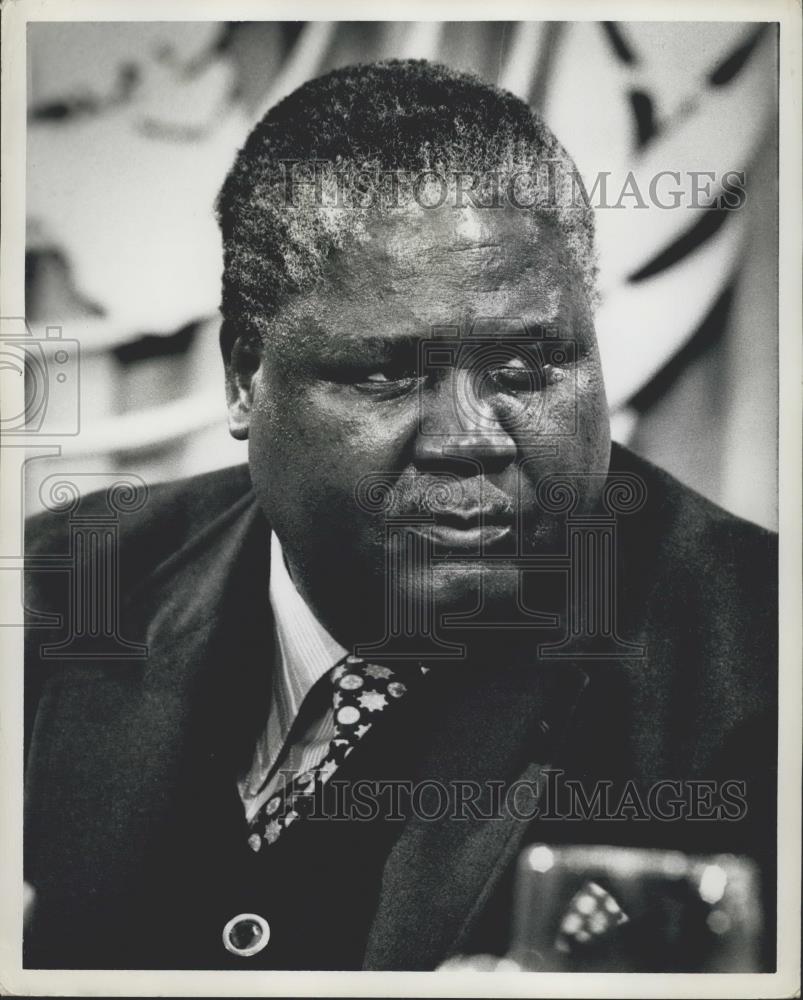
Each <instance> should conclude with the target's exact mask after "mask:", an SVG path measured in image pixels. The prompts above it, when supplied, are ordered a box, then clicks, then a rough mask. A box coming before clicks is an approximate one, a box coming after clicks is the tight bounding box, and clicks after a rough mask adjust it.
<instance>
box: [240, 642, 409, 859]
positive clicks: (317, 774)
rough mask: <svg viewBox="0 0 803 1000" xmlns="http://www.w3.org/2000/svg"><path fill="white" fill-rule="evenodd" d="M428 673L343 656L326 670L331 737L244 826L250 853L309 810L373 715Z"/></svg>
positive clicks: (276, 837)
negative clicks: (313, 761)
mask: <svg viewBox="0 0 803 1000" xmlns="http://www.w3.org/2000/svg"><path fill="white" fill-rule="evenodd" d="M402 669H403V671H404V672H403V673H402ZM428 671H429V668H428V667H425V666H423V665H422V664H420V663H417V664H415V665H412V666H411V665H410V664H405V665H404V667H403V668H401V669H400V668H391V667H385V666H380V665H379V664H376V663H367V662H366V661H365V660H363V659H361V658H360V657H358V656H347V657H345V658H344V659H343V660H341V661H340V662H339V663H338V664H337V665H336V666H335V667H334V668H333V669H332V670H331V672H330V674H329V676H330V680H331V683H332V685H333V687H334V695H333V698H332V711H333V712H334V720H335V735H334V737H333V738H332V741H331V743H330V744H329V749H328V750H327V752H326V755H325V756H324V758H323V760H321V762H320V763H319V764H318V765H317V766H316V767H314V768H311V769H310V770H309V771H304V772H303V773H302V774H299V775H297V776H296V777H295V778H293V780H292V781H290V782H288V783H287V784H286V785H285V786H284V788H283V789H282V790H281V791H279V792H277V793H276V794H275V795H273V796H271V798H269V799H268V800H267V802H265V803H264V805H263V806H262V807H261V808H260V810H259V812H258V813H257V814H256V816H254V818H253V820H252V821H251V823H250V825H249V835H248V846H249V847H250V848H251V850H252V851H259V850H261V849H262V845H263V844H268V845H270V844H275V843H276V841H277V840H278V839H279V837H280V836H281V835H282V833H283V832H284V831H285V830H286V829H287V828H288V827H289V826H291V825H292V824H293V823H295V822H296V821H297V820H299V819H302V818H303V817H304V816H306V815H308V814H309V812H310V811H311V810H312V806H313V801H314V793H315V792H316V791H317V790H318V789H319V788H321V787H322V786H323V785H325V784H326V782H327V781H329V779H330V778H331V777H332V775H333V774H334V773H335V771H337V769H338V768H339V767H340V765H341V764H342V763H343V761H344V760H345V759H346V758H347V757H348V756H349V754H350V753H351V752H352V750H353V749H354V747H355V746H356V745H357V744H358V743H359V741H360V740H361V739H362V738H363V737H364V736H365V735H366V733H368V732H369V730H370V729H371V727H372V726H373V724H374V722H375V721H376V719H377V718H378V717H379V716H380V715H381V714H382V713H383V712H385V713H386V712H388V711H389V710H390V711H392V707H393V705H394V704H395V703H396V702H399V701H401V699H402V698H403V697H404V695H405V694H407V691H408V688H409V687H411V686H412V685H413V684H415V683H416V681H417V680H419V679H420V678H421V677H423V676H424V675H425V674H426V673H428ZM402 676H403V677H404V680H402V679H401V677H402Z"/></svg>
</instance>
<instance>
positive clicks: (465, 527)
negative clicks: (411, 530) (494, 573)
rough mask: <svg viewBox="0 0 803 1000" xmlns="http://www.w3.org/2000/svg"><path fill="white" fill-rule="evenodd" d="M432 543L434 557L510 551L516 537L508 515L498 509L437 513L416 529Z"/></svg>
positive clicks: (511, 517) (512, 520)
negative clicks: (433, 545) (428, 521)
mask: <svg viewBox="0 0 803 1000" xmlns="http://www.w3.org/2000/svg"><path fill="white" fill-rule="evenodd" d="M416 530H418V531H419V532H420V533H421V534H425V535H428V536H429V537H430V538H431V539H432V541H433V543H434V544H435V554H436V555H441V554H444V552H454V553H455V554H460V553H466V552H470V553H473V554H476V553H478V552H481V553H487V554H488V555H491V554H494V553H495V552H509V551H510V548H511V544H512V542H513V540H514V538H515V520H514V518H513V516H512V514H511V513H509V512H504V513H501V512H499V511H498V510H484V509H482V508H474V509H472V510H460V511H448V512H447V511H439V512H438V513H437V514H436V515H435V517H434V520H433V521H432V522H431V523H429V524H422V525H421V526H420V528H418V529H416Z"/></svg>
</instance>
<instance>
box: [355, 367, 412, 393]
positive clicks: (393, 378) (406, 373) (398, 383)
mask: <svg viewBox="0 0 803 1000" xmlns="http://www.w3.org/2000/svg"><path fill="white" fill-rule="evenodd" d="M417 377H418V373H417V372H416V371H415V370H414V369H404V370H402V369H396V370H385V371H382V370H380V369H377V370H376V371H372V372H368V373H367V374H364V375H361V376H360V377H358V378H355V379H354V383H353V384H354V387H355V388H356V389H358V390H359V391H360V392H373V393H377V394H380V395H382V396H383V397H385V396H392V395H397V394H401V393H403V392H406V391H407V390H408V389H410V388H411V387H412V386H413V385H414V384H415V382H416V380H417Z"/></svg>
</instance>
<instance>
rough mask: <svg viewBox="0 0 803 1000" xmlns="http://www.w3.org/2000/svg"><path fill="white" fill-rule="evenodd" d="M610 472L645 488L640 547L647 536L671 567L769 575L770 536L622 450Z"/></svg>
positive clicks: (773, 555)
mask: <svg viewBox="0 0 803 1000" xmlns="http://www.w3.org/2000/svg"><path fill="white" fill-rule="evenodd" d="M611 470H612V471H613V472H616V471H624V472H628V473H631V474H635V475H636V476H638V477H639V479H640V480H641V481H642V483H643V485H644V487H645V492H646V499H645V504H644V508H643V509H642V511H640V512H639V515H640V516H639V517H638V518H637V519H636V523H635V524H634V528H635V529H636V531H637V533H638V536H639V544H643V543H644V542H645V540H646V539H647V538H649V537H651V536H652V537H653V538H654V539H655V541H656V543H657V544H659V545H660V547H661V549H662V550H663V551H664V553H665V554H666V556H667V558H668V559H669V561H670V562H672V561H673V560H674V561H680V562H682V563H683V564H686V565H689V566H697V565H700V564H706V563H711V564H712V568H718V570H719V571H720V572H725V571H726V570H727V569H728V567H731V568H734V569H735V568H737V567H739V568H743V569H744V570H748V569H750V570H751V572H753V573H756V572H761V571H762V570H763V571H765V572H768V571H773V572H774V569H773V567H774V566H775V565H776V563H777V551H778V536H777V534H776V533H775V532H774V531H769V530H768V529H766V528H763V527H761V526H760V525H758V524H754V523H753V522H752V521H747V520H745V519H744V518H742V517H739V516H737V515H736V514H732V513H730V512H729V511H727V510H724V509H723V508H722V507H720V506H718V505H717V504H715V503H713V502H712V501H711V500H708V499H707V498H706V497H704V496H702V494H700V493H698V492H697V491H696V490H694V489H692V488H691V487H689V486H686V485H685V484H684V483H682V482H680V480H678V479H676V478H675V477H674V476H673V475H671V474H670V473H668V472H666V471H665V470H664V469H661V468H659V467H658V466H656V465H653V464H652V463H651V462H648V461H647V460H646V459H644V458H641V457H639V456H638V455H636V454H634V453H633V452H631V451H629V450H628V449H626V448H624V447H622V446H621V445H616V446H615V448H614V452H613V457H612V462H611Z"/></svg>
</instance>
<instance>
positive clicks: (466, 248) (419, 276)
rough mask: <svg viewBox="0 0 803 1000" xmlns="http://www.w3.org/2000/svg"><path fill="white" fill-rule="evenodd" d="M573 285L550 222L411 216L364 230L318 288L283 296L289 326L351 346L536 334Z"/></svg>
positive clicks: (505, 214) (475, 215)
mask: <svg viewBox="0 0 803 1000" xmlns="http://www.w3.org/2000/svg"><path fill="white" fill-rule="evenodd" d="M571 278H572V276H571V274H570V273H569V269H568V268H567V266H566V263H565V259H564V256H563V254H562V252H561V239H560V236H559V234H558V233H557V232H556V230H555V229H554V227H551V226H550V225H549V224H548V223H545V222H542V221H540V220H537V219H533V218H532V217H531V216H528V215H527V214H525V213H523V212H516V211H504V210H500V211H493V210H483V209H469V208H460V209H455V208H445V209H437V210H427V209H421V208H418V209H415V210H405V211H404V212H403V213H396V214H395V215H392V216H387V215H383V216H381V217H376V218H373V219H370V220H368V221H366V222H365V224H364V225H363V226H362V227H361V229H360V232H359V234H358V235H356V236H355V237H354V238H353V239H350V240H348V241H346V242H345V244H344V245H343V246H342V247H341V248H339V249H338V250H336V251H335V252H334V253H333V254H332V255H331V257H330V259H329V260H328V261H327V264H326V267H325V269H324V277H323V279H322V280H321V281H320V282H319V283H318V284H317V285H316V287H314V288H313V289H311V290H310V291H308V292H302V293H301V294H300V295H297V296H291V297H290V299H289V300H288V303H287V307H288V308H287V310H286V318H287V319H288V320H289V321H290V325H293V326H296V327H297V326H298V325H299V324H301V325H303V326H304V328H305V329H306V330H307V331H308V332H309V333H310V334H312V333H314V332H315V331H316V330H319V331H321V332H323V331H329V332H330V333H331V332H332V331H333V330H334V329H337V328H338V327H342V330H341V331H340V332H341V335H342V336H346V337H349V338H352V337H361V336H367V335H377V334H379V335H380V336H384V337H386V336H391V335H393V334H396V335H398V336H401V337H404V336H411V335H417V336H426V335H427V334H426V331H427V329H428V328H431V327H433V326H443V325H451V326H455V325H457V326H459V327H460V328H461V332H462V333H463V334H465V333H468V332H470V331H471V329H472V328H473V327H474V326H476V325H478V324H482V325H484V327H485V328H486V329H487V328H490V327H493V326H496V327H500V328H510V329H512V328H514V327H518V328H522V327H525V328H533V329H534V328H538V327H548V326H554V325H559V324H560V323H561V322H562V321H565V319H566V314H567V307H568V306H570V305H571V302H572V300H573V298H574V293H575V291H576V284H577V283H576V282H575V281H572V280H571ZM383 318H384V319H385V320H386V322H384V323H382V329H381V330H378V329H376V326H375V324H376V322H377V320H382V319H383ZM293 320H295V321H296V322H295V323H294V322H293ZM352 321H353V322H354V327H353V328H351V327H350V324H351V322H352ZM364 321H367V322H368V323H369V324H370V325H369V327H368V328H367V329H361V323H362V322H364Z"/></svg>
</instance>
